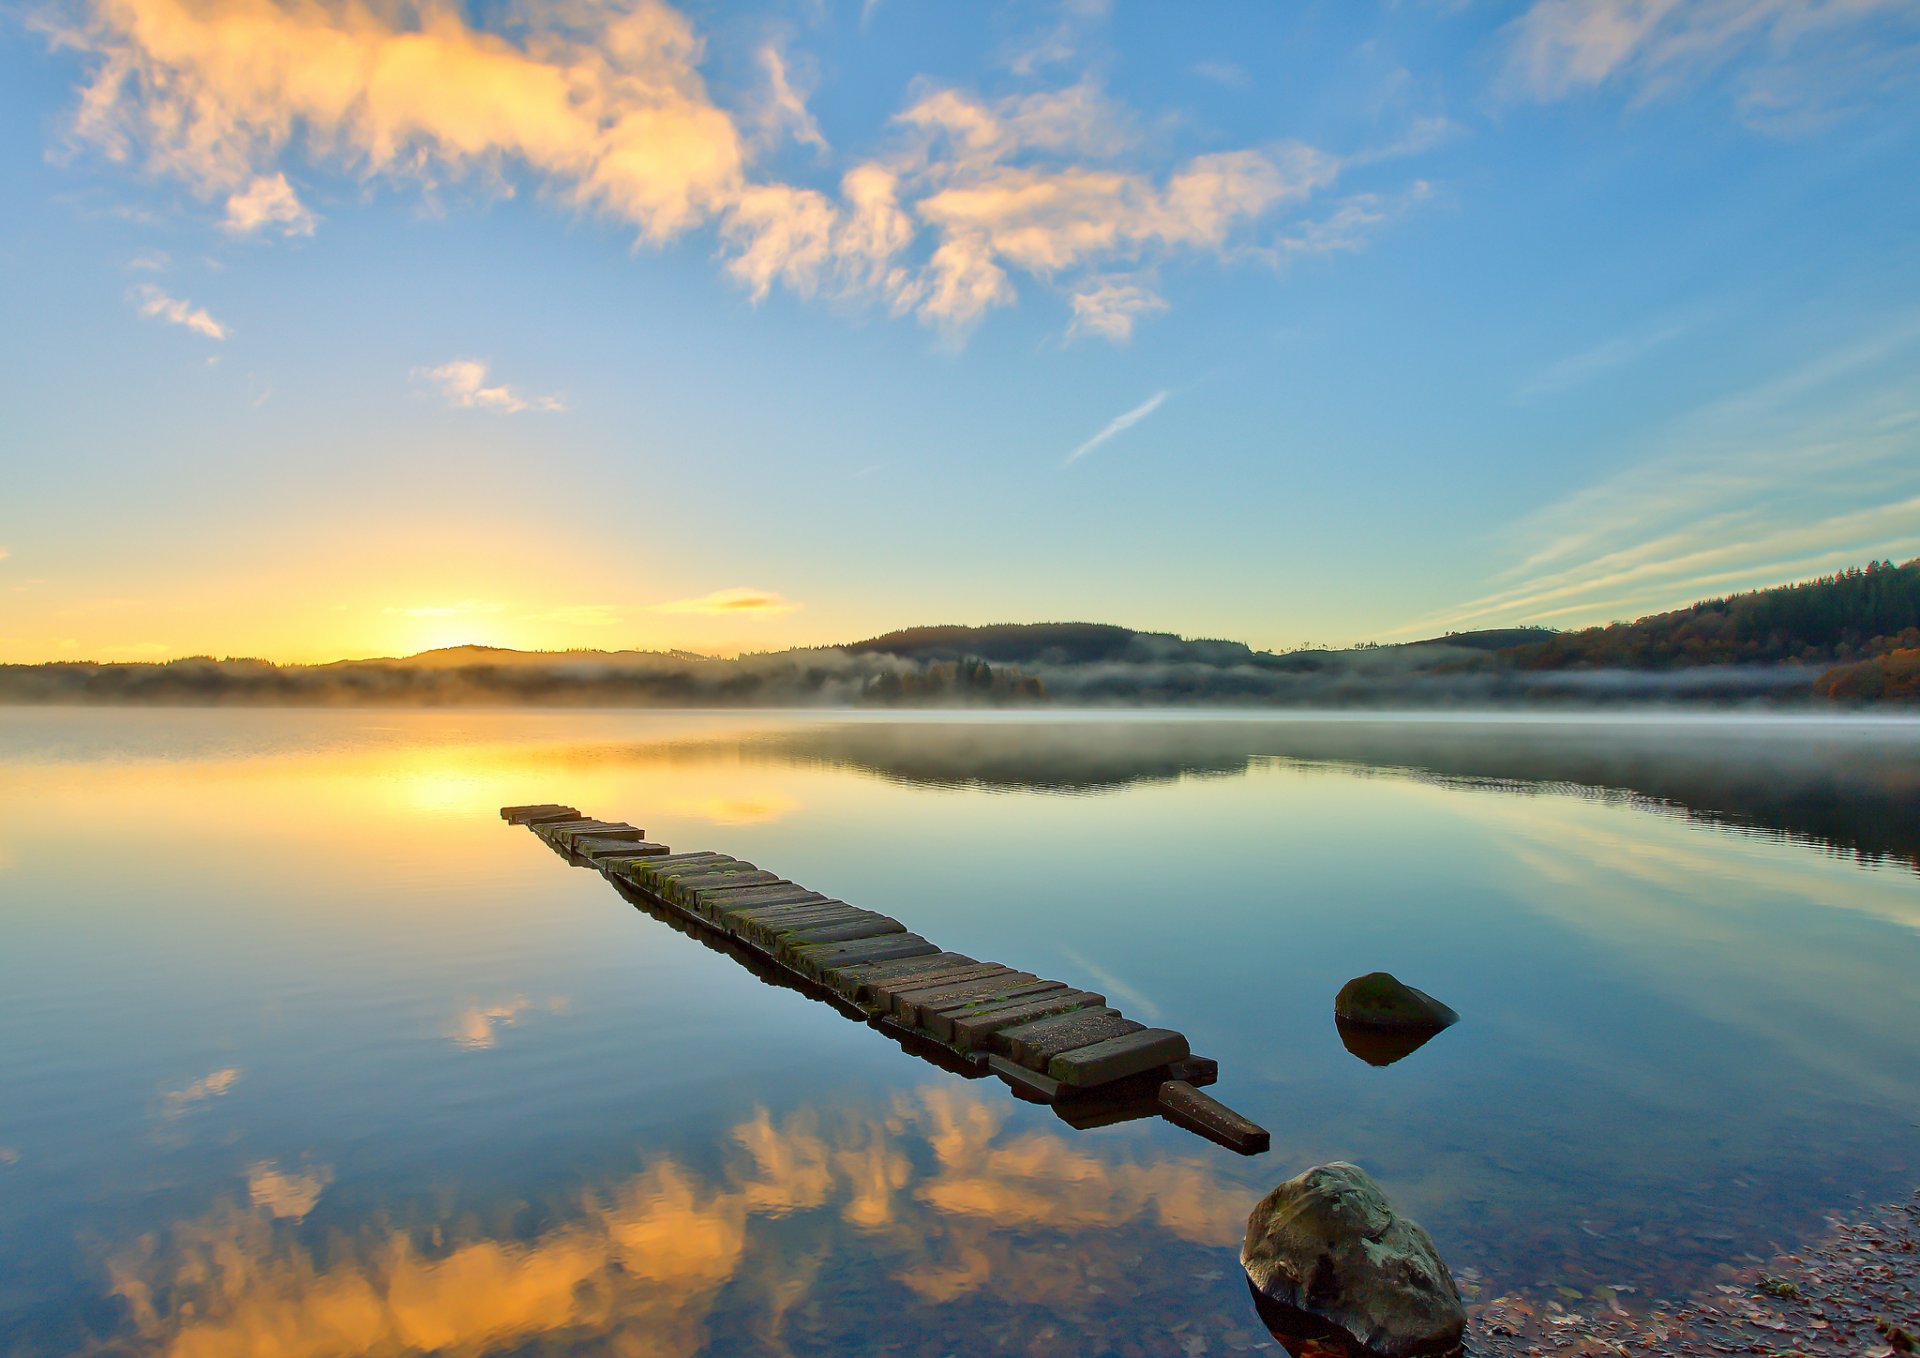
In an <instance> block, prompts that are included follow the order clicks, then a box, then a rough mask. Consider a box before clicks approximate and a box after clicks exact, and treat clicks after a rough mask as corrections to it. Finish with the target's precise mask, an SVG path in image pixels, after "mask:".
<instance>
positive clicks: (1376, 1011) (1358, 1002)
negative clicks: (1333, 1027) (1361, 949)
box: [1333, 971, 1460, 1032]
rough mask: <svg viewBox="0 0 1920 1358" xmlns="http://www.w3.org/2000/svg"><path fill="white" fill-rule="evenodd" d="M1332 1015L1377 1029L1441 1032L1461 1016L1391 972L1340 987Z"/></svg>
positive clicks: (1375, 974)
mask: <svg viewBox="0 0 1920 1358" xmlns="http://www.w3.org/2000/svg"><path fill="white" fill-rule="evenodd" d="M1333 1016H1334V1017H1335V1018H1337V1019H1344V1020H1346V1021H1347V1022H1348V1023H1364V1024H1367V1025H1368V1026H1370V1027H1374V1028H1420V1029H1425V1030H1426V1031H1428V1032H1439V1031H1440V1029H1442V1028H1447V1027H1451V1026H1452V1025H1453V1024H1456V1023H1458V1022H1459V1021H1460V1016H1459V1015H1458V1014H1456V1013H1454V1012H1453V1010H1451V1009H1449V1008H1448V1007H1447V1006H1446V1005H1444V1004H1442V1003H1440V1001H1438V1000H1436V999H1434V998H1433V996H1431V995H1429V994H1427V992H1426V991H1424V990H1415V989H1414V988H1413V987H1412V986H1410V985H1407V984H1406V983H1404V982H1403V981H1401V980H1399V979H1398V978H1397V977H1395V976H1394V975H1392V974H1391V973H1390V972H1385V971H1371V972H1368V973H1367V974H1366V975H1365V976H1356V977H1354V978H1353V979H1352V980H1351V981H1348V982H1347V983H1346V984H1345V985H1343V986H1341V987H1340V993H1339V994H1338V995H1336V996H1334V998H1333Z"/></svg>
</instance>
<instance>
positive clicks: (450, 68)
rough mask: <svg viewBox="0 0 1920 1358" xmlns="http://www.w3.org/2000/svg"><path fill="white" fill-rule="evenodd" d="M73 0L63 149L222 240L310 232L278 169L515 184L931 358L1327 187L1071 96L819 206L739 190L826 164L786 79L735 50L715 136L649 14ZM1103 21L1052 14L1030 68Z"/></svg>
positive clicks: (950, 119)
mask: <svg viewBox="0 0 1920 1358" xmlns="http://www.w3.org/2000/svg"><path fill="white" fill-rule="evenodd" d="M75 2H76V3H78V4H79V5H81V7H82V8H81V11H80V12H81V17H80V18H79V19H78V20H77V21H76V22H74V23H73V24H71V25H70V26H69V27H68V28H66V29H64V30H62V31H60V32H59V33H58V34H56V37H55V40H56V41H57V42H59V43H61V44H62V45H65V46H68V47H72V48H77V49H80V50H81V51H83V52H84V53H85V54H86V56H87V57H88V58H89V62H90V65H89V71H88V75H87V78H86V80H85V82H84V84H83V86H82V88H81V92H80V97H79V102H78V106H77V108H76V110H75V113H74V117H73V120H72V129H71V130H72V135H73V137H74V138H75V139H76V140H77V141H78V142H80V143H82V144H85V145H87V146H90V147H92V148H94V149H95V150H97V151H98V152H99V153H101V154H103V155H104V156H106V157H107V158H108V159H110V160H113V161H116V162H119V163H122V164H127V165H130V166H135V167H137V168H139V169H141V170H143V171H145V172H147V173H149V174H153V175H158V176H161V177H165V178H170V179H173V180H176V181H179V182H182V183H184V184H186V185H187V186H188V187H189V188H190V189H191V190H192V191H193V192H194V193H196V194H198V195H199V196H201V197H202V198H203V199H206V200H208V201H218V202H222V203H224V205H225V225H226V227H227V229H228V230H230V231H232V232H234V233H237V234H246V233H254V232H260V231H268V230H276V231H278V232H280V233H281V234H283V235H302V234H307V233H309V232H311V231H312V230H313V229H314V217H313V214H312V213H311V212H310V211H309V210H308V209H307V208H306V207H305V205H304V204H303V203H302V202H301V201H300V198H299V196H298V194H297V193H296V192H295V191H294V189H293V186H292V185H291V183H290V182H289V181H288V179H287V177H286V174H285V171H284V169H283V168H281V165H282V162H283V161H284V160H285V158H286V157H288V156H290V155H295V154H299V155H301V156H303V157H304V161H303V163H305V164H307V165H310V166H312V167H314V168H315V169H317V170H323V171H331V172H338V173H346V174H351V175H354V176H357V177H359V178H361V179H363V180H379V181H385V182H387V183H391V184H396V185H411V186H413V187H415V188H417V189H419V190H421V191H423V192H434V191H436V190H438V189H440V188H441V187H442V186H443V185H444V184H446V183H448V182H455V181H467V182H475V183H479V184H481V185H483V186H487V187H490V188H492V189H494V190H496V191H500V192H512V191H513V190H514V188H515V179H516V177H518V176H526V177H530V178H531V179H532V180H533V181H534V183H535V185H536V186H537V188H538V189H539V190H540V191H541V192H542V193H544V194H545V195H546V196H547V197H549V198H550V199H552V200H553V201H555V202H556V203H558V204H560V205H561V206H563V207H566V208H569V209H572V210H574V211H576V212H584V213H593V214H598V215H601V216H604V217H607V218H609V219H612V220H615V221H619V222H622V223H625V224H627V225H628V226H630V227H631V228H633V229H634V231H635V232H636V233H637V235H638V236H639V238H640V239H641V240H642V241H644V242H649V243H655V244H658V243H662V242H665V241H668V240H671V239H673V238H675V237H678V236H680V235H682V234H684V233H686V232H688V231H691V230H694V229H696V228H702V227H706V228H711V229H713V230H714V231H715V232H716V233H717V235H718V238H719V241H720V244H721V250H720V255H721V258H722V261H723V267H724V268H725V269H726V270H727V272H728V273H729V274H730V275H731V276H732V277H733V278H735V279H736V280H737V281H738V282H739V283H740V284H741V285H742V286H743V287H744V288H746V289H747V291H748V292H749V293H750V294H751V295H752V296H753V297H754V298H756V299H759V298H763V297H765V296H766V295H767V294H768V293H769V292H770V291H771V289H772V288H774V287H775V286H781V287H786V288H788V289H790V290H792V291H793V292H794V293H795V294H797V295H799V296H802V297H813V296H826V297H833V298H847V299H857V300H861V301H866V302H877V303H878V304H880V305H882V306H884V307H886V308H887V309H888V310H890V311H892V312H893V313H895V314H900V315H908V314H910V315H913V316H915V317H916V318H918V319H919V320H920V321H921V322H923V323H925V324H927V325H929V326H932V327H934V328H936V329H938V330H940V331H941V332H943V333H944V334H946V335H949V336H954V337H959V336H963V335H964V334H965V333H967V331H968V330H969V329H970V328H971V327H972V326H974V325H975V324H977V323H978V322H979V321H980V319H981V318H982V317H983V316H985V315H986V314H987V313H988V312H990V311H991V310H993V309H994V308H997V307H1004V306H1008V305H1011V304H1012V303H1013V302H1014V300H1015V299H1016V297H1017V295H1018V291H1019V284H1018V281H1017V280H1018V277H1019V276H1020V275H1025V276H1026V277H1027V278H1029V279H1031V280H1033V281H1034V282H1037V283H1039V284H1040V285H1042V286H1043V287H1046V288H1049V289H1056V290H1059V291H1060V292H1061V293H1062V294H1063V295H1064V296H1066V297H1068V298H1070V299H1079V298H1084V297H1087V296H1089V295H1090V294H1091V293H1093V292H1095V291H1096V290H1097V284H1096V283H1095V282H1094V281H1093V280H1095V279H1097V278H1098V277H1102V276H1105V275H1108V274H1111V273H1114V272H1115V271H1125V270H1130V269H1137V268H1142V267H1148V268H1150V267H1151V266H1152V265H1153V264H1154V263H1156V262H1157V261H1159V260H1161V259H1164V258H1168V257H1170V256H1172V255H1175V254H1178V253H1182V252H1187V253H1196V252H1197V253H1201V254H1210V255H1213V256H1215V257H1217V258H1220V259H1223V260H1225V259H1229V258H1234V257H1240V255H1241V252H1239V251H1238V248H1237V247H1238V245H1239V244H1241V243H1243V242H1241V241H1240V240H1239V238H1240V237H1242V236H1244V235H1246V234H1247V233H1250V232H1252V231H1253V230H1254V228H1255V226H1256V224H1259V223H1262V222H1264V221H1267V220H1268V219H1270V218H1272V217H1274V216H1275V215H1277V214H1279V213H1280V212H1282V211H1283V210H1286V209H1290V208H1292V207H1296V206H1298V205H1300V204H1302V203H1304V202H1306V201H1307V200H1309V199H1310V198H1312V197H1314V196H1315V195H1317V194H1318V193H1320V192H1321V191H1322V190H1324V189H1326V188H1327V187H1328V186H1329V185H1331V184H1332V183H1333V182H1334V181H1335V180H1336V179H1337V178H1338V176H1339V174H1340V171H1341V168H1342V165H1343V161H1342V159H1341V158H1340V157H1338V156H1335V155H1333V154H1331V153H1328V152H1325V151H1322V150H1319V149H1317V148H1314V147H1311V146H1307V145H1305V144H1302V143H1299V142H1288V141H1284V140H1283V141H1279V142H1275V143H1271V144H1267V145H1261V146H1253V147H1242V148H1238V149H1225V150H1215V151H1209V152H1206V153H1203V154H1200V155H1196V156H1192V157H1190V158H1187V159H1184V160H1182V159H1178V158H1169V157H1166V156H1163V155H1162V154H1161V153H1160V152H1159V151H1157V150H1154V149H1151V148H1149V149H1145V150H1143V147H1142V144H1141V139H1140V138H1139V137H1138V136H1137V134H1136V132H1135V130H1134V122H1135V119H1134V116H1133V114H1132V113H1131V112H1130V111H1129V110H1127V109H1125V108H1123V107H1122V106H1120V105H1118V104H1117V103H1116V102H1114V101H1113V100H1111V99H1109V98H1108V97H1107V96H1106V95H1105V94H1104V93H1103V92H1102V91H1100V90H1099V89H1098V88H1097V87H1096V86H1094V85H1093V84H1091V83H1089V82H1086V81H1082V82H1081V83H1079V84H1075V85H1072V86H1068V87H1066V88H1060V89H1051V90H1041V91H1038V92H1034V93H1029V94H1023V95H1016V96H1009V97H1006V98H1001V99H986V98H982V97H979V96H976V95H972V94H969V93H967V92H965V91H962V90H959V89H956V88H950V87H943V86H938V85H934V84H931V83H924V82H923V83H920V84H917V85H916V86H915V87H914V92H913V95H912V97H911V99H910V102H909V104H908V106H907V107H906V108H904V109H903V110H902V111H901V112H900V113H898V114H897V115H896V116H895V117H894V118H893V119H892V121H891V124H890V130H889V131H888V132H887V134H886V136H887V137H888V138H890V139H891V144H890V145H886V144H883V146H882V148H881V149H880V150H878V151H877V152H875V153H872V154H868V155H866V156H864V158H855V159H853V160H852V162H851V163H850V165H849V166H848V168H846V169H845V170H844V172H843V173H841V174H840V175H839V178H838V183H837V184H834V185H831V186H813V185H807V184H797V183H789V182H786V181H784V180H782V179H779V178H776V177H770V176H767V175H765V174H759V173H756V167H755V165H754V160H755V157H756V155H757V154H761V153H765V152H768V151H770V150H771V149H772V148H773V146H774V145H775V144H777V143H778V142H779V141H781V140H782V139H785V138H791V139H793V140H796V141H798V142H800V143H802V144H805V145H809V146H812V147H814V148H815V149H816V150H817V151H819V152H820V153H821V154H822V155H825V154H827V153H828V149H829V148H828V147H827V144H826V139H825V137H824V136H823V135H822V134H821V132H820V129H819V126H818V124H817V122H816V121H815V120H814V118H813V116H812V114H811V113H810V112H809V111H808V109H807V105H806V100H805V97H804V91H803V90H802V88H801V86H800V83H799V82H798V81H797V80H796V79H795V77H794V74H793V65H792V63H791V62H790V61H789V59H788V57H787V55H786V54H784V53H783V52H782V51H781V50H780V49H779V48H777V47H775V46H771V45H769V46H765V47H763V48H761V49H760V52H759V54H758V55H759V62H760V65H761V68H762V70H763V71H764V73H765V76H766V80H765V84H764V87H763V89H762V90H761V91H759V92H758V93H757V94H755V95H752V96H750V97H749V103H750V104H752V103H753V101H755V100H757V108H750V109H749V111H748V112H747V113H745V114H738V115H737V114H736V113H734V112H731V111H729V110H727V109H725V108H722V107H721V106H720V105H719V104H717V103H716V102H715V101H714V99H713V97H712V96H711V94H710V92H709V91H708V89H707V86H706V83H705V81H704V79H703V78H702V76H701V74H700V65H701V63H702V61H703V60H704V55H705V53H704V46H703V42H702V39H701V38H700V36H699V35H698V34H697V33H696V32H695V30H694V28H693V26H692V24H691V23H690V22H689V20H688V19H687V18H686V17H685V16H684V15H683V14H681V13H680V12H679V11H678V10H675V9H673V8H672V7H670V6H669V5H667V4H665V3H663V0H637V3H634V4H632V5H630V6H613V5H605V4H600V3H594V2H592V0H578V2H577V3H570V4H564V5H551V6H535V7H525V8H523V9H520V10H516V11H515V13H516V16H517V18H516V22H515V23H514V24H513V25H512V26H509V27H507V28H504V29H501V30H499V31H495V30H492V29H488V28H485V27H481V26H476V25H475V24H474V23H473V22H471V21H470V20H469V19H468V18H467V17H466V14H465V12H463V11H462V10H460V9H458V8H453V7H444V6H426V7H412V6H404V5H403V6H392V5H385V4H375V3H371V2H370V0H227V2H226V3H222V4H219V5H209V4H204V3H199V0H75ZM1103 12H1104V6H1102V5H1097V4H1083V5H1075V6H1070V7H1069V12H1068V13H1067V14H1066V16H1065V18H1064V19H1063V21H1062V24H1061V26H1059V27H1058V28H1057V29H1056V30H1054V31H1053V32H1052V33H1050V35H1049V36H1048V38H1047V40H1046V41H1045V42H1042V43H1041V44H1040V45H1039V46H1038V47H1034V48H1031V49H1029V56H1030V57H1031V58H1032V62H1031V63H1030V65H1029V69H1032V68H1033V67H1034V66H1037V65H1044V64H1046V62H1045V61H1043V60H1041V56H1043V55H1044V53H1042V52H1041V48H1044V47H1046V46H1047V45H1048V43H1054V42H1055V40H1056V39H1058V40H1059V41H1062V42H1069V45H1070V39H1071V38H1072V35H1073V34H1075V33H1077V32H1079V31H1080V30H1081V29H1082V28H1084V26H1085V25H1086V24H1088V23H1091V22H1094V21H1097V20H1098V19H1099V18H1100V17H1101V15H1102V13H1103ZM1055 45H1057V43H1056V44H1055ZM743 129H747V130H743ZM749 130H750V131H752V132H754V135H748V131H749ZM1156 145H1157V141H1156ZM1244 257H1250V258H1257V257H1259V254H1258V252H1257V251H1256V252H1247V253H1245V255H1244ZM1156 309H1158V308H1157V306H1154V305H1152V304H1148V305H1145V306H1138V305H1136V306H1132V307H1130V308H1129V307H1125V306H1122V307H1119V308H1118V309H1116V308H1115V307H1113V306H1108V307H1104V308H1101V307H1098V306H1096V307H1094V309H1093V310H1092V311H1091V312H1089V311H1088V310H1087V308H1086V306H1085V305H1084V304H1080V303H1078V302H1076V303H1075V309H1074V325H1075V333H1076V334H1092V335H1100V336H1104V337H1107V338H1111V339H1119V338H1124V337H1125V335H1126V333H1127V332H1128V331H1129V330H1130V326H1131V321H1132V320H1133V319H1136V318H1137V317H1138V316H1140V315H1142V314H1144V313H1145V312H1146V311H1150V310H1156ZM436 371H440V370H436ZM462 380H465V379H464V378H463V379H462ZM462 390H464V391H467V392H469V393H470V397H471V403H472V404H485V405H489V406H491V407H492V408H495V409H526V408H534V406H535V404H536V403H532V402H527V403H524V404H520V405H515V402H517V401H521V400H522V398H518V397H514V396H512V395H511V393H505V394H504V395H500V394H492V393H500V392H504V389H500V388H488V387H486V386H485V384H484V378H483V377H482V378H480V379H479V380H477V381H475V382H474V383H473V384H472V385H471V386H470V387H468V388H462ZM482 393H489V394H485V395H483V394H482Z"/></svg>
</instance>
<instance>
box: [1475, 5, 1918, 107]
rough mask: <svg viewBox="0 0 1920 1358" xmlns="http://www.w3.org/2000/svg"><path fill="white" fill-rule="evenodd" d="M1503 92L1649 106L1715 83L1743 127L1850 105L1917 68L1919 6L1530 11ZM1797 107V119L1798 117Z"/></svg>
mask: <svg viewBox="0 0 1920 1358" xmlns="http://www.w3.org/2000/svg"><path fill="white" fill-rule="evenodd" d="M1507 40H1508V47H1507V69H1506V73H1505V83H1506V85H1507V87H1508V88H1509V89H1510V90H1512V91H1515V92H1518V93H1521V94H1525V95H1528V96H1530V97H1532V98H1536V99H1543V100H1553V99H1563V98H1566V97H1568V96H1570V95H1573V94H1577V93H1581V92H1583V91H1588V90H1593V89H1598V88H1601V87H1604V86H1618V87H1624V88H1626V89H1628V90H1629V91H1631V92H1632V93H1633V95H1634V97H1635V98H1636V99H1641V100H1645V99H1655V98H1659V97H1661V96H1663V95H1666V94H1670V93H1673V92H1676V91H1678V90H1680V89H1683V88H1686V87H1689V86H1692V85H1695V84H1697V83H1699V82H1701V81H1703V80H1706V79H1710V78H1713V77H1716V76H1725V77H1726V78H1727V79H1729V80H1730V81H1731V82H1732V87H1733V89H1734V91H1735V93H1736V97H1737V100H1738V102H1739V105H1740V109H1741V112H1742V114H1743V116H1745V117H1746V118H1747V119H1748V121H1749V122H1752V123H1754V124H1756V125H1760V126H1766V125H1768V124H1770V123H1773V124H1778V125H1780V126H1781V128H1782V130H1790V129H1791V127H1792V126H1794V125H1795V124H1796V123H1798V122H1799V121H1801V120H1802V119H1804V117H1805V115H1806V106H1809V105H1813V106H1820V105H1826V104H1830V103H1832V102H1834V101H1836V100H1838V101H1839V102H1842V103H1851V102H1855V101H1857V100H1859V99H1860V98H1862V97H1864V96H1866V95H1869V94H1871V93H1872V92H1873V90H1874V86H1875V85H1878V84H1883V83H1885V78H1886V77H1888V76H1889V75H1891V74H1894V73H1895V72H1896V71H1898V70H1904V71H1905V72H1906V73H1907V74H1908V75H1911V73H1912V70H1913V68H1914V66H1915V63H1916V58H1920V48H1916V40H1920V5H1917V4H1916V3H1915V0H1843V2H1841V3H1836V2H1835V0H1534V3H1533V4H1532V5H1531V6H1530V7H1529V8H1528V9H1527V11H1526V12H1525V13H1524V14H1522V15H1521V16H1520V17H1519V18H1518V19H1516V20H1514V21H1513V23H1512V24H1511V25H1510V26H1509V28H1508V30H1507ZM1796 106H1798V107H1796Z"/></svg>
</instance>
